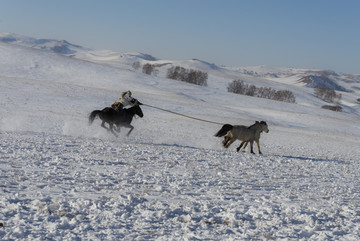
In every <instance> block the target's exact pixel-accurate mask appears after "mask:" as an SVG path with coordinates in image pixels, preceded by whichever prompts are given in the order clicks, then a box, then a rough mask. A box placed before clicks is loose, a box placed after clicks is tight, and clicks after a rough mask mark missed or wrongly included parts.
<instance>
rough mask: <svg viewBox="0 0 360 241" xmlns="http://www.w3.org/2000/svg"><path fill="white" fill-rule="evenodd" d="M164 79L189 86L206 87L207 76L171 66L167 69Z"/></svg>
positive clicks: (203, 73)
mask: <svg viewBox="0 0 360 241" xmlns="http://www.w3.org/2000/svg"><path fill="white" fill-rule="evenodd" d="M166 77H167V78H169V79H174V80H180V81H184V82H187V83H191V84H196V85H201V86H207V79H208V74H207V73H205V72H202V71H200V70H193V69H185V68H183V67H180V66H175V67H174V66H173V67H171V68H170V69H168V71H167V75H166Z"/></svg>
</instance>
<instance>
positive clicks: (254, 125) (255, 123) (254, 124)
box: [248, 122, 259, 129]
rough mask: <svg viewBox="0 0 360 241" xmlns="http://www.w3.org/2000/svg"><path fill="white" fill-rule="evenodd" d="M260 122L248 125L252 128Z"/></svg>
mask: <svg viewBox="0 0 360 241" xmlns="http://www.w3.org/2000/svg"><path fill="white" fill-rule="evenodd" d="M258 123H259V122H255V123H254V124H252V125H251V126H249V127H248V129H250V128H251V127H254V126H255V125H256V124H258Z"/></svg>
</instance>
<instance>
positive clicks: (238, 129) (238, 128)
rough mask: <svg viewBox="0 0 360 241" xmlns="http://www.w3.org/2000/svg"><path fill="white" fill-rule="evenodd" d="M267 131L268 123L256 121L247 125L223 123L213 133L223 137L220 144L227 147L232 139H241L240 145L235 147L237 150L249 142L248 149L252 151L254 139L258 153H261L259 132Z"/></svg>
mask: <svg viewBox="0 0 360 241" xmlns="http://www.w3.org/2000/svg"><path fill="white" fill-rule="evenodd" d="M263 131H264V132H265V133H268V132H269V129H268V125H267V123H266V122H265V121H261V122H259V121H256V122H255V124H253V125H251V126H249V127H247V126H242V125H234V126H233V125H230V124H225V125H223V126H222V128H221V129H220V130H219V131H218V132H217V133H216V134H215V136H216V137H222V136H225V137H224V140H223V141H222V144H223V146H224V147H225V148H228V147H229V146H230V145H231V144H232V143H233V142H234V141H236V140H240V141H242V142H241V144H240V146H239V147H238V148H236V150H237V151H239V150H240V149H241V147H242V146H243V145H244V144H245V146H246V145H247V144H248V142H250V149H251V153H254V151H253V144H254V141H255V142H256V144H257V147H258V150H259V154H262V153H261V151H260V144H259V139H260V133H261V132H263Z"/></svg>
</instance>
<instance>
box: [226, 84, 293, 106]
mask: <svg viewBox="0 0 360 241" xmlns="http://www.w3.org/2000/svg"><path fill="white" fill-rule="evenodd" d="M228 91H229V92H232V93H236V94H241V95H248V96H254V97H260V98H265V99H271V100H277V101H283V102H289V103H295V101H296V100H295V95H294V94H293V93H292V92H291V91H289V90H275V89H273V88H270V87H260V88H259V87H256V86H255V85H249V84H246V83H245V82H244V81H243V80H234V81H233V82H231V83H230V84H229V86H228Z"/></svg>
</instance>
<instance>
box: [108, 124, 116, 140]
mask: <svg viewBox="0 0 360 241" xmlns="http://www.w3.org/2000/svg"><path fill="white" fill-rule="evenodd" d="M109 130H110V131H111V133H113V134H114V136H115V137H118V135H117V134H116V133H115V131H114V126H113V124H110V129H109Z"/></svg>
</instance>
